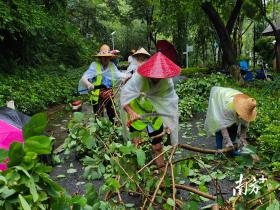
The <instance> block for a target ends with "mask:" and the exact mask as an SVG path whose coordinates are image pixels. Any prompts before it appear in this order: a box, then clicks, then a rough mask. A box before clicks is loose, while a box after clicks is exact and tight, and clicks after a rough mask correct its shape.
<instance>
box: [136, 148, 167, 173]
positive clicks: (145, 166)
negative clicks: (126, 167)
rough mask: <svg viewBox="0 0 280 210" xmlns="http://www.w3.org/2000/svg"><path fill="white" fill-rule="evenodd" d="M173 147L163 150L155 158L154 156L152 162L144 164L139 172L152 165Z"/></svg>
mask: <svg viewBox="0 0 280 210" xmlns="http://www.w3.org/2000/svg"><path fill="white" fill-rule="evenodd" d="M171 148H172V147H170V148H169V149H168V150H165V151H163V152H161V153H160V154H159V155H157V156H156V157H155V158H153V159H152V160H151V161H150V162H148V163H147V164H146V165H144V166H143V167H142V168H141V169H139V170H138V171H137V174H139V173H140V172H141V171H143V170H144V169H145V168H147V167H148V166H149V165H151V164H152V163H153V162H154V161H155V160H156V159H157V158H158V157H160V156H162V155H163V154H165V153H166V152H168V151H169V150H170V149H171Z"/></svg>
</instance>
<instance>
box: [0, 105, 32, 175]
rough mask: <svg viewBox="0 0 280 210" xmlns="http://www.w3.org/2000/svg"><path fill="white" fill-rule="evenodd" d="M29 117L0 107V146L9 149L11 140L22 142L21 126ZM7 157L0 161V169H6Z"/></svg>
mask: <svg viewBox="0 0 280 210" xmlns="http://www.w3.org/2000/svg"><path fill="white" fill-rule="evenodd" d="M28 120H29V117H28V116H26V115H24V114H22V113H20V112H17V111H15V110H12V109H9V108H6V107H1V108H0V148H1V149H4V150H9V149H10V145H11V144H12V143H13V142H20V143H22V142H23V135H22V127H23V125H24V124H25V123H27V122H28ZM8 161H9V159H8V158H7V159H6V160H4V161H3V162H2V163H0V170H6V169H7V162H8Z"/></svg>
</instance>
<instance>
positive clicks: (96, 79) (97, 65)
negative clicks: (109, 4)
mask: <svg viewBox="0 0 280 210" xmlns="http://www.w3.org/2000/svg"><path fill="white" fill-rule="evenodd" d="M95 57H97V58H98V60H97V61H95V62H92V63H91V65H90V66H89V68H88V70H87V71H86V72H85V73H84V74H83V76H82V78H81V80H80V82H79V88H78V90H79V93H80V94H89V93H90V101H91V103H92V105H93V112H94V113H95V114H97V112H99V111H101V110H103V106H105V108H106V111H107V115H108V117H109V119H110V121H111V122H113V121H114V117H115V110H114V109H113V102H112V100H111V99H110V97H112V95H113V92H112V89H114V87H115V85H116V83H117V81H120V80H125V79H127V78H128V75H127V74H124V73H121V72H120V71H119V70H118V69H117V67H116V66H115V65H114V64H113V63H112V62H111V59H112V58H114V57H115V55H113V54H112V53H110V48H109V46H108V45H106V44H104V45H102V46H101V48H100V51H99V52H98V54H97V55H95Z"/></svg>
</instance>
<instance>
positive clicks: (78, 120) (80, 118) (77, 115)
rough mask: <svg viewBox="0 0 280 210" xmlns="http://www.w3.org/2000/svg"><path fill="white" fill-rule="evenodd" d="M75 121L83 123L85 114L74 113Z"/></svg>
mask: <svg viewBox="0 0 280 210" xmlns="http://www.w3.org/2000/svg"><path fill="white" fill-rule="evenodd" d="M73 119H74V120H75V121H76V122H82V121H83V120H84V114H83V113H82V112H74V116H73Z"/></svg>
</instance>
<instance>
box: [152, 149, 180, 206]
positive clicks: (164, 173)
mask: <svg viewBox="0 0 280 210" xmlns="http://www.w3.org/2000/svg"><path fill="white" fill-rule="evenodd" d="M176 148H177V145H175V146H173V149H172V152H171V155H170V157H169V160H172V158H173V155H174V153H175V151H176ZM169 160H168V163H167V164H166V165H165V168H164V171H163V174H162V176H161V177H160V180H159V183H158V185H157V187H156V190H155V192H154V194H153V197H152V199H151V202H150V205H149V207H151V206H152V204H153V203H154V200H155V198H156V194H157V192H158V190H159V187H160V185H161V183H162V181H163V179H164V177H165V175H166V173H167V169H168V165H169Z"/></svg>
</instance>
